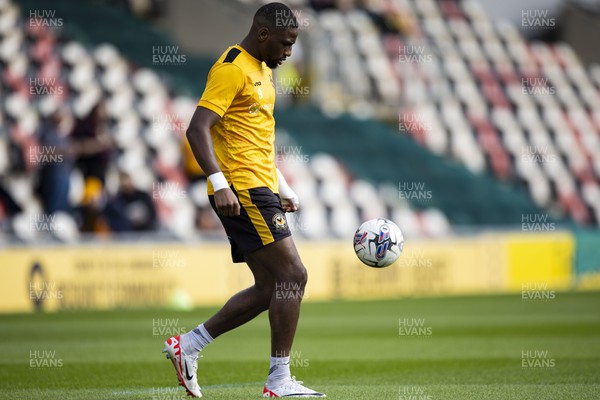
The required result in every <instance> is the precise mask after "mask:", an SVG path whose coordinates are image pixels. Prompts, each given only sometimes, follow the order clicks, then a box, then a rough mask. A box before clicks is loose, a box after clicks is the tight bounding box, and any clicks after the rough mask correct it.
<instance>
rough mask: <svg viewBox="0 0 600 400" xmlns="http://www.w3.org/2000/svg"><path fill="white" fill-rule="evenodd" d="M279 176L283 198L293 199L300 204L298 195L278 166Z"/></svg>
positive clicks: (280, 191)
mask: <svg viewBox="0 0 600 400" xmlns="http://www.w3.org/2000/svg"><path fill="white" fill-rule="evenodd" d="M277 177H278V178H279V195H280V196H281V198H282V199H288V200H291V201H292V203H294V204H296V205H298V195H297V194H296V192H294V190H293V189H292V188H291V187H290V186H289V185H288V183H287V181H286V180H285V177H284V176H283V174H282V173H281V171H280V170H279V168H277Z"/></svg>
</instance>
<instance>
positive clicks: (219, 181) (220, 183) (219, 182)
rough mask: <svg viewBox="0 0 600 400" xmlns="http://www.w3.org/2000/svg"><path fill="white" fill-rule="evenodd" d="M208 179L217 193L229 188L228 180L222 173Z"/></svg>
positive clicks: (216, 173)
mask: <svg viewBox="0 0 600 400" xmlns="http://www.w3.org/2000/svg"><path fill="white" fill-rule="evenodd" d="M208 179H209V180H210V183H212V185H213V188H214V189H215V192H216V191H219V190H221V189H225V188H228V187H229V183H227V179H225V175H223V173H222V172H215V173H214V174H212V175H210V176H209V177H208Z"/></svg>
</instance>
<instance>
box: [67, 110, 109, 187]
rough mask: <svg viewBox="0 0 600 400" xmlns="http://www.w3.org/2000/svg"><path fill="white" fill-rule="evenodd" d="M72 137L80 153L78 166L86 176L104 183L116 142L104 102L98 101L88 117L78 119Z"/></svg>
mask: <svg viewBox="0 0 600 400" xmlns="http://www.w3.org/2000/svg"><path fill="white" fill-rule="evenodd" d="M72 137H73V141H74V143H75V146H76V151H77V154H78V158H77V167H78V168H79V169H80V170H81V172H82V173H83V176H84V178H89V177H95V178H98V179H99V180H100V182H102V184H104V180H105V177H106V169H107V168H108V163H109V161H110V158H111V155H112V152H113V150H114V142H113V139H112V136H111V134H110V132H109V130H108V126H107V116H106V109H105V106H104V104H103V103H98V104H97V105H96V106H94V108H92V110H91V111H90V113H89V114H88V115H87V116H86V117H84V118H82V119H79V120H77V121H76V123H75V127H74V129H73V133H72Z"/></svg>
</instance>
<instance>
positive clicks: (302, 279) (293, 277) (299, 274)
mask: <svg viewBox="0 0 600 400" xmlns="http://www.w3.org/2000/svg"><path fill="white" fill-rule="evenodd" d="M285 280H286V281H288V282H294V283H295V284H298V285H301V286H302V287H304V286H305V285H306V281H307V280H308V273H307V272H306V268H305V267H304V265H303V264H302V262H300V261H298V262H294V263H292V264H291V266H290V268H288V273H287V279H285Z"/></svg>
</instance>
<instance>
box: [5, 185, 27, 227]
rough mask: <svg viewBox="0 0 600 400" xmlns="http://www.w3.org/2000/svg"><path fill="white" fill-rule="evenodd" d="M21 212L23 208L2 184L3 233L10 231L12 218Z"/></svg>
mask: <svg viewBox="0 0 600 400" xmlns="http://www.w3.org/2000/svg"><path fill="white" fill-rule="evenodd" d="M21 211H23V210H22V209H21V206H19V205H18V204H17V202H16V201H15V199H13V197H12V196H11V195H10V193H9V192H8V191H7V190H6V189H4V187H3V186H2V184H1V183H0V228H2V230H3V231H8V230H9V229H10V221H11V219H12V217H14V216H15V215H17V214H19V213H20V212H21Z"/></svg>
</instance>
